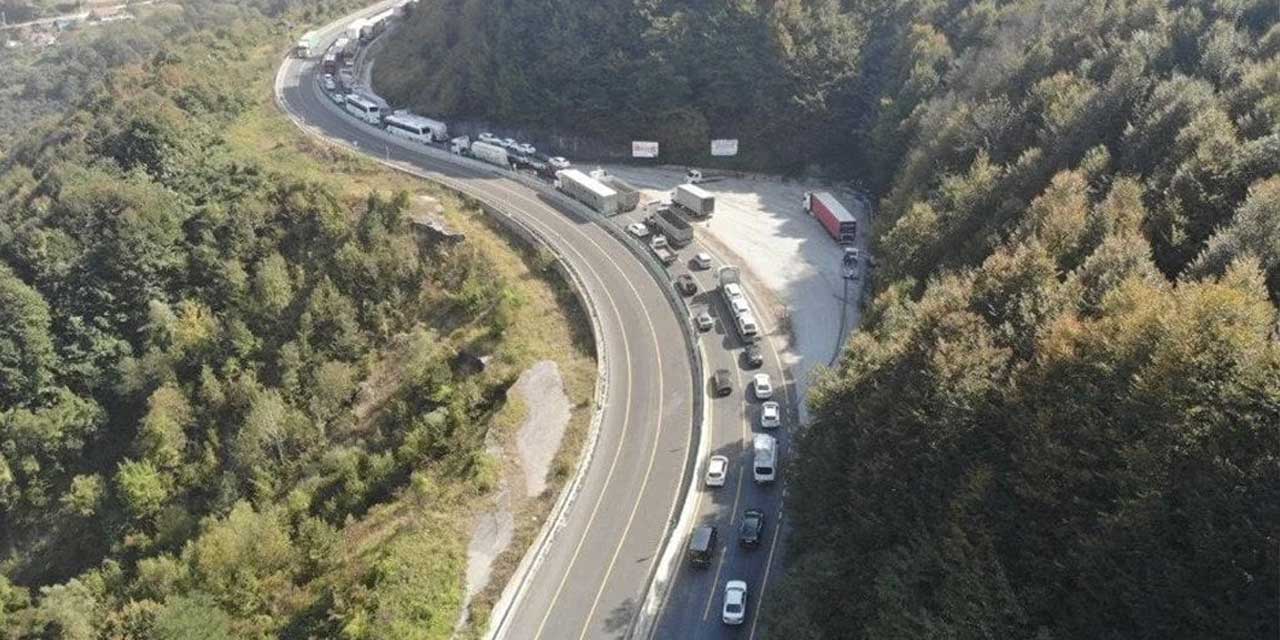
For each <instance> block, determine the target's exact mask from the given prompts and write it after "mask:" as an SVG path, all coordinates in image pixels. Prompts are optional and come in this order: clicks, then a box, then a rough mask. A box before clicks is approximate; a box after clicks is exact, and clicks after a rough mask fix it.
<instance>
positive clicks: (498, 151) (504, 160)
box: [471, 140, 511, 169]
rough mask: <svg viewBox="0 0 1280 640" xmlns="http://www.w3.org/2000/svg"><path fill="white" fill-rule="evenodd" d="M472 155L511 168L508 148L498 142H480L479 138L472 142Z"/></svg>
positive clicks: (504, 167)
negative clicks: (497, 143)
mask: <svg viewBox="0 0 1280 640" xmlns="http://www.w3.org/2000/svg"><path fill="white" fill-rule="evenodd" d="M471 155H472V157H474V158H476V159H477V160H483V161H485V162H488V163H489V164H496V165H498V166H499V167H502V168H503V169H510V168H511V159H510V158H508V157H507V150H506V149H503V148H502V147H499V146H498V145H496V144H489V143H488V142H480V141H479V140H477V141H475V142H472V143H471Z"/></svg>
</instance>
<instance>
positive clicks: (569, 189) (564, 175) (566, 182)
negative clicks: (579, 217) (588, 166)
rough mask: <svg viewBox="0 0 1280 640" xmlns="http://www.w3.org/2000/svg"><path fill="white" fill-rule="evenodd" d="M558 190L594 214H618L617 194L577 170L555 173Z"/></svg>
mask: <svg viewBox="0 0 1280 640" xmlns="http://www.w3.org/2000/svg"><path fill="white" fill-rule="evenodd" d="M556 180H558V181H559V182H560V190H561V191H563V192H564V193H565V194H566V195H568V196H569V197H570V198H573V199H574V200H577V201H578V202H581V203H582V204H585V205H587V206H588V207H591V208H592V209H594V210H595V211H596V212H598V213H601V214H603V215H606V216H611V215H613V214H615V213H617V212H618V192H617V191H614V190H613V189H610V188H609V187H607V186H605V184H604V183H602V182H600V181H599V180H596V179H595V178H592V177H591V176H589V175H587V174H585V173H583V172H581V171H578V170H577V169H565V170H563V171H557V172H556Z"/></svg>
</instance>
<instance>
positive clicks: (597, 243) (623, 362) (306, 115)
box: [276, 2, 797, 640]
mask: <svg viewBox="0 0 1280 640" xmlns="http://www.w3.org/2000/svg"><path fill="white" fill-rule="evenodd" d="M390 5H391V3H389V2H383V3H379V4H378V5H375V6H372V7H369V8H367V9H364V10H362V11H360V12H357V13H355V14H352V15H349V16H347V17H345V18H343V19H342V20H340V21H336V22H334V23H332V24H330V25H328V26H327V27H323V28H321V29H319V30H317V31H316V33H317V38H318V40H319V41H320V42H321V43H322V45H321V46H327V44H328V43H329V42H330V41H332V40H333V39H335V38H336V37H337V35H338V33H339V31H340V29H341V26H342V25H345V24H346V23H347V22H349V21H350V20H352V19H354V18H356V17H360V16H364V15H372V14H374V13H376V12H379V11H381V10H383V9H385V8H386V7H388V6H390ZM317 73H319V71H318V65H317V63H316V61H315V60H298V59H293V58H290V59H288V60H286V61H285V63H284V64H283V65H282V66H281V67H280V69H279V71H278V74H277V78H276V92H277V100H278V102H279V103H280V104H281V105H282V106H283V107H284V109H285V110H286V111H287V112H288V113H289V115H290V116H291V117H292V118H293V119H294V121H295V122H296V123H297V124H298V125H299V126H301V127H302V128H303V129H304V130H306V131H308V132H310V133H312V134H314V135H317V136H321V137H324V138H327V139H329V140H331V141H333V142H336V143H339V144H342V145H345V146H347V147H349V148H353V149H356V150H359V151H363V152H365V153H367V154H368V155H369V156H371V157H373V158H375V159H377V160H379V161H382V162H384V163H387V164H391V165H393V166H395V167H396V168H398V169H400V170H404V171H410V172H412V173H414V174H416V175H419V176H421V177H423V178H425V179H428V180H432V181H435V182H438V183H440V184H442V185H444V186H446V187H449V188H451V189H454V190H456V191H459V192H461V193H464V194H466V195H468V196H470V197H472V198H474V199H476V200H478V201H480V202H481V203H482V204H483V205H484V206H486V207H487V208H489V209H491V210H493V211H495V212H497V213H498V214H500V215H503V216H507V217H510V218H512V219H515V220H517V221H518V222H519V224H520V225H521V226H523V227H524V228H526V229H527V230H528V231H529V232H531V233H532V234H533V235H535V236H536V237H537V240H538V241H540V242H543V243H545V244H546V245H548V246H549V247H550V248H551V249H552V250H554V251H555V253H556V254H557V256H558V257H559V258H560V259H561V260H562V261H563V262H564V263H566V264H567V266H568V267H569V269H570V270H571V271H572V272H573V273H574V274H576V279H577V280H578V282H579V285H580V288H582V289H584V290H585V291H584V293H585V294H586V297H587V298H588V299H589V302H588V304H589V305H590V306H591V307H592V309H593V316H594V322H595V325H596V326H595V334H596V339H597V352H598V354H599V355H600V359H601V363H602V372H601V373H602V385H603V387H602V388H603V392H604V395H603V398H602V401H601V402H600V404H601V408H602V414H601V416H600V420H599V430H598V432H597V433H598V435H597V436H596V438H597V439H596V440H594V441H593V443H594V444H588V447H587V449H588V452H587V456H588V457H587V459H586V460H585V463H584V464H585V466H584V467H582V468H581V469H580V472H579V473H580V480H579V481H571V483H570V486H569V487H568V488H567V489H566V491H567V492H568V493H567V495H568V496H569V497H570V498H571V499H570V498H566V499H565V501H566V505H567V506H566V507H565V508H564V510H563V512H562V513H559V514H556V513H553V517H555V516H557V515H558V516H559V517H558V519H556V520H555V521H554V523H555V524H554V527H552V528H551V529H550V530H549V533H548V534H547V537H546V539H545V540H541V541H539V542H535V545H534V548H533V549H532V550H531V552H530V554H528V555H527V556H526V559H525V562H524V563H522V567H523V568H524V570H522V571H518V572H517V575H516V576H515V578H513V581H512V584H511V585H508V588H507V590H506V591H505V592H504V595H503V598H502V600H500V601H499V603H498V605H497V606H496V607H495V609H494V613H493V616H494V619H493V620H492V621H491V626H490V630H491V631H492V632H493V636H492V637H495V638H510V639H517V638H518V639H525V638H530V639H534V640H537V639H540V638H547V639H556V640H559V639H561V638H566V639H570V640H572V639H575V638H577V639H582V638H621V637H627V636H628V635H630V634H632V633H633V632H635V631H637V629H641V630H642V634H640V635H643V636H644V637H648V638H661V639H665V638H681V639H684V638H751V637H754V635H755V630H756V625H757V622H758V614H759V604H760V602H761V597H762V594H763V593H767V591H766V587H767V585H768V582H769V580H770V579H776V577H777V576H776V573H772V575H771V571H772V570H771V567H774V566H776V565H777V563H778V561H779V555H780V551H779V549H780V547H781V546H782V545H781V544H780V543H779V539H780V537H781V536H780V535H779V533H780V531H782V526H781V524H782V518H781V516H782V504H783V496H784V483H785V480H786V477H787V473H786V468H787V457H786V456H787V445H788V440H789V438H788V433H789V432H790V431H791V430H792V429H794V427H795V421H796V414H797V412H796V398H795V397H794V395H795V391H794V384H793V383H792V381H790V380H785V379H784V377H783V367H782V364H781V360H780V358H779V356H778V351H777V348H776V345H775V344H774V342H775V341H778V340H782V339H784V338H782V337H779V336H771V335H770V334H771V333H772V330H773V329H774V327H770V326H768V325H767V321H766V318H767V317H768V314H757V315H761V316H762V317H761V322H762V324H763V325H765V326H762V330H763V332H764V333H765V335H766V336H770V337H769V338H767V339H765V340H764V341H762V342H761V346H762V348H763V352H764V358H765V363H764V366H763V367H762V368H760V369H759V370H758V371H759V372H765V373H768V374H769V375H770V377H771V378H772V380H773V385H774V388H775V393H774V398H773V399H774V400H777V401H779V402H781V403H782V405H783V418H784V422H783V428H781V429H774V430H771V431H770V433H771V434H772V435H774V436H776V437H777V438H778V440H779V442H780V449H781V459H780V465H779V482H777V483H775V484H773V485H763V486H762V485H757V484H756V483H755V482H754V481H753V480H752V477H751V461H752V454H751V449H750V447H751V444H750V443H751V436H752V434H753V433H761V432H764V431H763V430H761V429H760V428H759V413H760V401H759V400H757V399H756V398H755V397H754V395H753V394H752V392H751V390H750V385H749V382H750V379H751V376H752V374H754V373H756V372H757V370H748V369H746V368H745V366H744V362H743V359H742V348H743V344H742V343H741V341H740V340H739V338H738V336H737V332H736V329H735V328H734V327H733V326H732V315H731V314H730V312H729V311H728V309H727V308H726V307H725V306H724V304H723V303H722V301H721V299H720V295H719V292H718V290H717V289H716V288H715V287H716V282H715V269H716V268H718V267H719V266H720V265H722V264H726V263H725V262H724V261H723V260H722V259H720V257H719V256H715V258H716V260H715V262H716V264H715V266H714V267H713V268H712V269H709V270H691V269H689V265H688V264H687V261H688V260H689V259H690V258H692V255H693V253H694V252H696V251H700V250H703V249H701V248H699V247H698V246H697V245H694V246H691V247H689V248H686V249H684V250H682V251H681V252H680V257H681V260H680V261H679V262H678V263H677V264H676V265H673V266H672V267H671V269H670V270H669V273H655V272H653V271H652V270H651V269H650V268H649V267H646V265H645V263H644V262H642V260H641V259H639V258H638V256H636V255H635V254H633V253H632V249H633V248H634V246H635V245H633V246H632V249H629V248H628V246H627V244H624V242H623V241H622V240H620V239H619V238H618V237H617V234H618V231H617V230H618V229H620V228H621V226H622V225H625V224H626V222H629V221H630V220H629V219H628V218H627V217H619V218H616V219H614V220H612V221H609V220H600V219H598V218H596V217H595V216H594V215H592V214H589V213H584V212H583V209H582V208H581V207H580V206H576V205H566V204H565V203H564V202H563V201H562V200H561V199H560V198H558V197H550V196H548V195H547V194H545V193H542V192H541V191H540V190H539V189H537V188H535V187H533V186H531V185H530V184H529V182H528V179H527V178H517V177H515V176H513V175H512V174H511V173H509V172H505V171H499V170H497V169H496V168H489V167H486V166H481V165H479V164H477V163H475V162H474V161H469V160H462V159H460V158H458V157H456V156H451V155H449V154H446V153H443V152H441V151H439V150H434V149H433V150H427V149H424V148H423V147H421V146H420V145H416V144H414V143H410V142H407V141H404V140H400V139H395V138H391V137H390V136H388V135H386V134H385V133H383V132H381V131H379V130H377V129H375V128H374V127H372V126H369V125H365V124H362V123H359V122H358V121H356V120H355V119H354V118H353V117H351V116H348V115H346V114H344V113H342V112H341V111H340V109H339V108H338V107H337V106H335V105H334V104H333V103H332V102H331V101H330V99H329V97H328V96H327V95H326V94H325V93H324V92H323V91H321V90H320V88H319V86H318V85H317V83H316V74H317ZM634 216H635V214H631V217H634ZM609 225H614V226H613V228H612V229H611V228H609ZM684 272H688V273H691V274H692V275H693V276H694V277H695V279H696V280H697V281H698V284H699V292H698V293H697V294H695V295H693V296H691V297H689V298H686V299H685V300H684V302H683V303H677V305H676V306H677V307H678V306H683V304H687V305H689V307H691V308H693V309H695V310H701V309H704V308H706V309H709V310H711V312H712V315H713V316H714V317H715V319H716V326H715V328H714V329H713V330H711V331H710V332H707V333H703V334H700V335H698V336H697V337H696V338H695V340H696V342H697V343H696V344H694V345H690V344H689V343H688V341H687V338H686V330H685V329H684V328H683V327H682V326H681V325H682V324H685V325H686V326H687V323H688V319H687V317H686V315H685V313H684V311H683V310H680V311H677V309H676V308H675V307H673V306H672V304H671V302H670V301H669V299H668V296H669V295H670V293H669V292H670V287H671V284H670V282H668V281H667V279H668V278H674V277H675V276H676V275H677V274H678V273H684ZM655 276H656V277H655ZM664 288H665V289H667V291H664ZM748 296H749V297H750V291H748ZM752 306H753V307H754V308H756V309H757V310H759V309H761V307H760V306H759V301H758V300H755V299H753V300H752ZM691 347H692V349H694V350H695V351H696V353H697V354H698V357H699V358H700V359H701V361H702V363H703V367H704V368H705V374H706V375H703V376H701V377H700V378H699V379H695V376H696V375H697V374H696V372H697V371H698V362H697V361H696V360H695V359H693V358H691V353H693V352H691V350H690V348H691ZM716 369H727V370H728V371H729V372H730V373H731V376H732V378H733V379H734V380H735V385H734V391H733V393H732V394H731V395H729V396H728V397H724V398H712V397H711V394H710V393H709V389H708V387H709V385H708V382H707V380H706V377H707V376H709V375H710V373H711V372H713V371H715V370H716ZM695 394H696V395H695ZM704 420H705V422H703V421H704ZM700 424H705V426H704V427H703V428H704V429H705V430H706V433H705V434H702V433H700V432H699V429H698V426H699V425H700ZM700 436H705V438H706V442H705V445H704V446H705V447H706V449H707V450H706V452H705V453H706V455H704V456H701V460H698V461H695V460H693V459H692V458H691V456H693V455H694V454H695V453H696V452H697V450H698V446H699V441H698V438H699V437H700ZM709 455H724V456H727V457H728V458H729V460H730V461H731V471H730V475H729V478H728V482H727V484H726V486H724V487H722V488H716V489H710V488H706V487H703V486H702V478H691V477H688V476H690V475H691V472H692V470H693V464H694V463H695V462H705V458H706V457H707V456H709ZM690 482H693V483H694V486H693V487H692V491H690V488H691V487H690V485H689V483H690ZM686 495H687V496H688V499H689V500H690V501H691V504H690V505H688V506H687V508H688V509H691V515H692V520H691V521H690V522H686V523H682V524H688V525H698V524H713V525H715V526H716V527H717V528H718V530H719V537H720V547H719V549H717V551H716V555H715V560H714V562H713V564H712V566H711V567H710V568H708V569H694V568H692V567H690V566H689V564H688V563H687V562H686V561H685V558H684V554H683V547H684V545H685V543H686V538H687V534H688V528H687V527H685V528H683V529H682V530H681V531H679V532H677V533H676V534H675V536H674V537H673V538H672V539H671V545H673V547H674V549H673V550H672V551H673V552H677V553H676V555H675V557H674V558H673V560H674V563H673V565H672V566H670V567H669V569H670V571H671V573H670V574H669V576H667V579H666V580H665V581H664V582H662V583H661V587H662V588H659V589H656V590H654V592H653V593H652V594H650V593H649V592H648V588H649V586H650V582H651V579H652V578H653V576H654V575H655V573H656V572H657V571H658V562H659V557H660V555H661V554H662V553H663V551H664V543H665V542H666V541H667V538H666V537H667V535H668V534H669V532H670V529H671V525H672V523H673V522H674V521H675V519H676V518H677V516H678V511H679V510H681V509H682V507H685V506H686V505H684V504H683V500H684V499H685V496H686ZM749 508H757V509H762V510H763V511H764V512H765V513H766V514H767V519H768V523H767V527H766V530H765V535H764V539H763V541H762V543H761V545H760V546H759V547H758V548H755V549H750V550H746V549H743V548H740V547H739V546H738V544H737V535H738V532H737V528H738V525H739V523H740V521H741V514H742V512H743V511H744V510H746V509H749ZM734 579H741V580H745V581H746V582H747V583H748V585H749V588H750V600H749V607H748V611H747V618H746V622H745V624H744V625H742V626H741V627H728V626H725V625H723V624H722V623H721V621H720V609H721V606H722V596H723V593H722V592H723V588H724V584H725V582H726V581H728V580H734ZM646 595H654V596H656V598H657V605H658V609H657V611H656V612H654V611H652V609H650V610H649V614H648V616H646V624H645V625H644V626H643V627H637V620H638V616H637V614H638V613H639V612H640V610H641V606H642V602H644V599H645V597H646ZM655 618H656V619H655Z"/></svg>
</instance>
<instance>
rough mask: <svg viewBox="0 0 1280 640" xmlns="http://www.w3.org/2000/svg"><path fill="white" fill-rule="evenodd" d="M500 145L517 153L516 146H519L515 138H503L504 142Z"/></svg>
mask: <svg viewBox="0 0 1280 640" xmlns="http://www.w3.org/2000/svg"><path fill="white" fill-rule="evenodd" d="M498 144H500V145H502V146H504V147H506V148H508V149H510V150H512V151H515V150H516V146H517V144H516V139H515V138H503V139H502V142H499V143H498Z"/></svg>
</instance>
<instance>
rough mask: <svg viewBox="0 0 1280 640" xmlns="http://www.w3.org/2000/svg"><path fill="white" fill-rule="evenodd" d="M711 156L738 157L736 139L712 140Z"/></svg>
mask: <svg viewBox="0 0 1280 640" xmlns="http://www.w3.org/2000/svg"><path fill="white" fill-rule="evenodd" d="M711 155H713V156H736V155H738V139H737V138H732V139H725V140H712V141H711Z"/></svg>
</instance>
